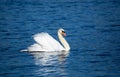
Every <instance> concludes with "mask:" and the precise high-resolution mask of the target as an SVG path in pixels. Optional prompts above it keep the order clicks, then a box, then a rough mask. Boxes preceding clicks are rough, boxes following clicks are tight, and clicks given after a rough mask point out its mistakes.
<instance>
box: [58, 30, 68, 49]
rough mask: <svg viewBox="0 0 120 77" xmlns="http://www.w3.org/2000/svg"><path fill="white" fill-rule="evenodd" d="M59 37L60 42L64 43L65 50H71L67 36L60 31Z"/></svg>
mask: <svg viewBox="0 0 120 77" xmlns="http://www.w3.org/2000/svg"><path fill="white" fill-rule="evenodd" d="M58 38H59V40H60V42H61V43H62V45H63V46H64V48H65V50H66V51H69V50H70V46H69V44H68V43H67V41H66V40H65V38H64V37H63V36H62V35H61V34H60V33H59V32H58Z"/></svg>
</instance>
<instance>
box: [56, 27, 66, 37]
mask: <svg viewBox="0 0 120 77" xmlns="http://www.w3.org/2000/svg"><path fill="white" fill-rule="evenodd" d="M58 33H59V34H61V35H62V36H66V33H65V30H64V29H62V28H60V29H59V30H58Z"/></svg>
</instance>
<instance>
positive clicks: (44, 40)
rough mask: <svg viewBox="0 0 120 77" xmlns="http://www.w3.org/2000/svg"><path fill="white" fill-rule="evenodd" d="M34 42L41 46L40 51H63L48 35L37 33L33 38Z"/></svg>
mask: <svg viewBox="0 0 120 77" xmlns="http://www.w3.org/2000/svg"><path fill="white" fill-rule="evenodd" d="M33 38H34V40H35V41H36V42H37V44H39V45H40V46H41V48H42V49H44V50H48V51H61V50H64V48H63V47H62V45H61V44H60V43H59V42H58V41H56V40H55V39H54V38H53V37H52V36H50V35H49V34H48V33H44V32H43V33H38V34H36V35H34V36H33Z"/></svg>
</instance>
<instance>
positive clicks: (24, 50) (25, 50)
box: [20, 49, 28, 52]
mask: <svg viewBox="0 0 120 77" xmlns="http://www.w3.org/2000/svg"><path fill="white" fill-rule="evenodd" d="M27 51H28V50H27V49H23V50H20V52H27Z"/></svg>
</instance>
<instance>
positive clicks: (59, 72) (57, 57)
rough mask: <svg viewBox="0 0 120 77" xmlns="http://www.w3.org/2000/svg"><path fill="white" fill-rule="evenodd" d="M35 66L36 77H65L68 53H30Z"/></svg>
mask: <svg viewBox="0 0 120 77" xmlns="http://www.w3.org/2000/svg"><path fill="white" fill-rule="evenodd" d="M31 54H32V55H33V56H34V59H35V64H36V65H37V66H38V67H39V68H37V70H35V71H34V72H35V73H36V74H37V76H47V77H54V76H67V72H66V64H67V62H66V58H67V56H68V55H69V52H68V51H62V52H32V53H31Z"/></svg>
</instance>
